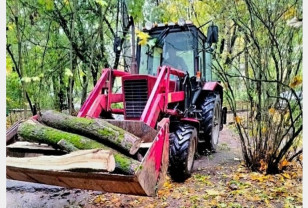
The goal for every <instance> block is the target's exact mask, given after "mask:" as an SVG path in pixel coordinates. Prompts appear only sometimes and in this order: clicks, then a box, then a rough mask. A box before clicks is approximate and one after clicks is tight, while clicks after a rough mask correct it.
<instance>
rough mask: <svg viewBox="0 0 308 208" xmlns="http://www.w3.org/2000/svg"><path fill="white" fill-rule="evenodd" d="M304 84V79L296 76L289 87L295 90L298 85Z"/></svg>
mask: <svg viewBox="0 0 308 208" xmlns="http://www.w3.org/2000/svg"><path fill="white" fill-rule="evenodd" d="M302 82H303V78H302V77H301V76H300V75H296V76H295V77H293V79H292V81H291V82H290V84H289V86H290V87H291V88H295V87H297V86H298V85H300V84H302Z"/></svg>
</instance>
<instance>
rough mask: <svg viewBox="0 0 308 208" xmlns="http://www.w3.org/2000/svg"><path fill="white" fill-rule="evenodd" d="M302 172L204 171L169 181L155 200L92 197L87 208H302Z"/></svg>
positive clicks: (241, 168)
mask: <svg viewBox="0 0 308 208" xmlns="http://www.w3.org/2000/svg"><path fill="white" fill-rule="evenodd" d="M302 197H303V196H302V169H301V167H299V166H297V165H295V166H293V167H289V170H288V171H286V172H284V173H283V174H279V175H263V174H259V173H251V172H249V171H248V170H247V169H246V168H245V167H244V166H242V165H241V164H238V165H231V166H230V165H224V166H217V167H214V168H210V169H208V168H205V169H203V170H200V171H197V172H195V173H194V174H193V175H192V177H191V178H190V179H188V180H187V181H186V182H185V183H174V182H171V181H170V179H168V180H167V181H166V183H165V184H164V188H163V189H162V190H160V191H159V192H158V196H157V197H138V196H130V195H122V194H109V193H108V194H101V195H97V196H94V197H93V198H92V199H91V200H90V201H89V203H90V204H89V205H87V207H97V206H102V207H301V206H302Z"/></svg>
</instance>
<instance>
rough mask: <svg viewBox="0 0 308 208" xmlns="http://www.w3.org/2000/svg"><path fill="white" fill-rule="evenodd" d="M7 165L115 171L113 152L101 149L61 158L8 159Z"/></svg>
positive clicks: (78, 152)
mask: <svg viewBox="0 0 308 208" xmlns="http://www.w3.org/2000/svg"><path fill="white" fill-rule="evenodd" d="M6 164H7V166H13V167H19V168H31V169H38V170H56V171H64V170H87V171H88V170H93V171H108V172H112V171H114V169H115V160H114V156H113V155H112V151H109V150H101V149H92V150H79V151H76V152H73V153H70V154H67V155H61V156H39V157H24V158H19V157H7V158H6Z"/></svg>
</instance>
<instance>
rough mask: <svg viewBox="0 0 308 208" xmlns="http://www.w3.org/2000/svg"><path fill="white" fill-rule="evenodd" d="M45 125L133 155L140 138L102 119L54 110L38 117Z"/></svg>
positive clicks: (137, 147)
mask: <svg viewBox="0 0 308 208" xmlns="http://www.w3.org/2000/svg"><path fill="white" fill-rule="evenodd" d="M40 121H42V122H43V123H44V124H46V125H47V126H50V127H53V128H56V129H60V130H63V131H67V132H71V133H76V134H79V135H83V136H86V137H89V138H91V139H94V140H97V141H99V142H102V143H104V144H106V145H109V146H113V147H117V148H120V149H121V150H124V151H125V152H128V153H129V154H131V155H134V154H135V153H136V152H137V151H138V149H139V147H140V144H141V142H142V141H141V139H140V138H139V137H137V136H135V135H133V134H131V133H129V132H127V131H125V130H123V129H121V128H119V127H117V126H114V125H112V124H110V123H108V122H107V121H104V120H102V119H88V118H78V117H74V116H70V115H66V114H63V113H59V112H56V111H47V112H44V113H43V114H42V116H41V118H40Z"/></svg>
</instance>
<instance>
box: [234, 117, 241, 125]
mask: <svg viewBox="0 0 308 208" xmlns="http://www.w3.org/2000/svg"><path fill="white" fill-rule="evenodd" d="M234 121H235V122H236V123H238V124H240V123H241V121H242V118H241V117H239V116H235V117H234Z"/></svg>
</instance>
